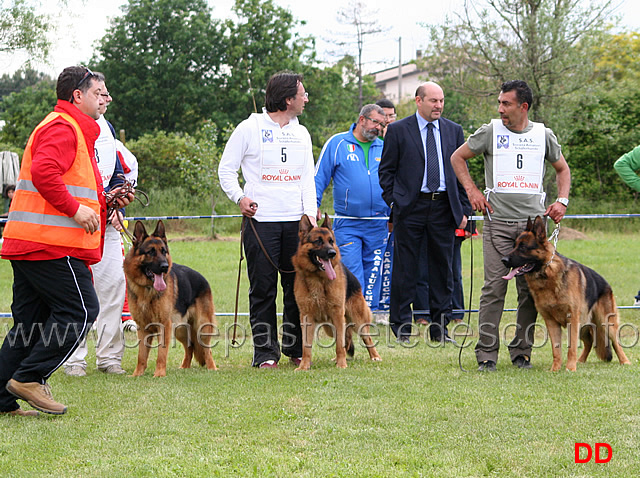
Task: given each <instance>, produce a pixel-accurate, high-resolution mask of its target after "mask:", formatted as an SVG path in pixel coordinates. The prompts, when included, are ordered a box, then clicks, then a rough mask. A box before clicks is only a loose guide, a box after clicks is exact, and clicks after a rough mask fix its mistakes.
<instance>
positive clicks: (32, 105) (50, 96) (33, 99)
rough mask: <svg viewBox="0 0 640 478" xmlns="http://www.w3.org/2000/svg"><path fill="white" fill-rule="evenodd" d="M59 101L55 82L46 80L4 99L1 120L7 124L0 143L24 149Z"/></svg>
mask: <svg viewBox="0 0 640 478" xmlns="http://www.w3.org/2000/svg"><path fill="white" fill-rule="evenodd" d="M56 101H57V97H56V87H55V82H54V81H53V80H52V79H48V80H47V79H45V80H42V81H40V82H38V83H37V84H35V85H33V86H28V87H26V88H24V89H23V90H21V91H19V92H17V93H11V94H10V95H9V96H5V97H4V98H2V102H1V103H0V111H2V113H0V119H3V120H4V121H5V122H6V123H5V125H4V127H3V128H2V130H1V131H0V141H2V142H6V143H9V144H12V145H14V146H16V147H20V148H24V147H25V145H26V144H27V140H28V139H29V135H30V134H31V132H32V131H33V129H34V128H35V127H36V126H37V125H38V123H40V121H42V120H43V119H44V117H45V116H46V115H47V114H49V113H50V112H51V111H52V110H53V107H54V106H55V104H56Z"/></svg>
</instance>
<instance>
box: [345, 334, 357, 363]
mask: <svg viewBox="0 0 640 478" xmlns="http://www.w3.org/2000/svg"><path fill="white" fill-rule="evenodd" d="M344 348H345V350H346V351H347V355H348V356H349V357H353V354H354V353H355V346H354V345H353V337H352V336H351V328H350V327H348V328H347V336H346V337H345V341H344Z"/></svg>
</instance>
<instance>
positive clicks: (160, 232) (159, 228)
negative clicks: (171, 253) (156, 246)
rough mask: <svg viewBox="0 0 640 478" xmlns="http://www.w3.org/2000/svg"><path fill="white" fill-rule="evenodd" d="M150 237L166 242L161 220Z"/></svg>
mask: <svg viewBox="0 0 640 478" xmlns="http://www.w3.org/2000/svg"><path fill="white" fill-rule="evenodd" d="M151 235H152V236H154V237H157V238H159V239H162V241H163V242H164V243H166V242H167V236H166V234H165V231H164V222H162V219H160V220H159V221H158V224H156V229H155V231H153V234H151Z"/></svg>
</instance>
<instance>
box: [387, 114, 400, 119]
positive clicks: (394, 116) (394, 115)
mask: <svg viewBox="0 0 640 478" xmlns="http://www.w3.org/2000/svg"><path fill="white" fill-rule="evenodd" d="M384 117H385V118H387V119H392V120H394V119H396V118H397V117H398V115H397V114H395V113H394V114H390V115H384Z"/></svg>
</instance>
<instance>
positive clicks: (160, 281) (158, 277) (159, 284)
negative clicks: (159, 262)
mask: <svg viewBox="0 0 640 478" xmlns="http://www.w3.org/2000/svg"><path fill="white" fill-rule="evenodd" d="M154 276H155V280H154V281H153V288H154V289H155V290H157V291H159V292H162V291H163V290H165V289H166V288H167V284H166V282H165V281H164V278H163V277H162V274H154Z"/></svg>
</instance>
